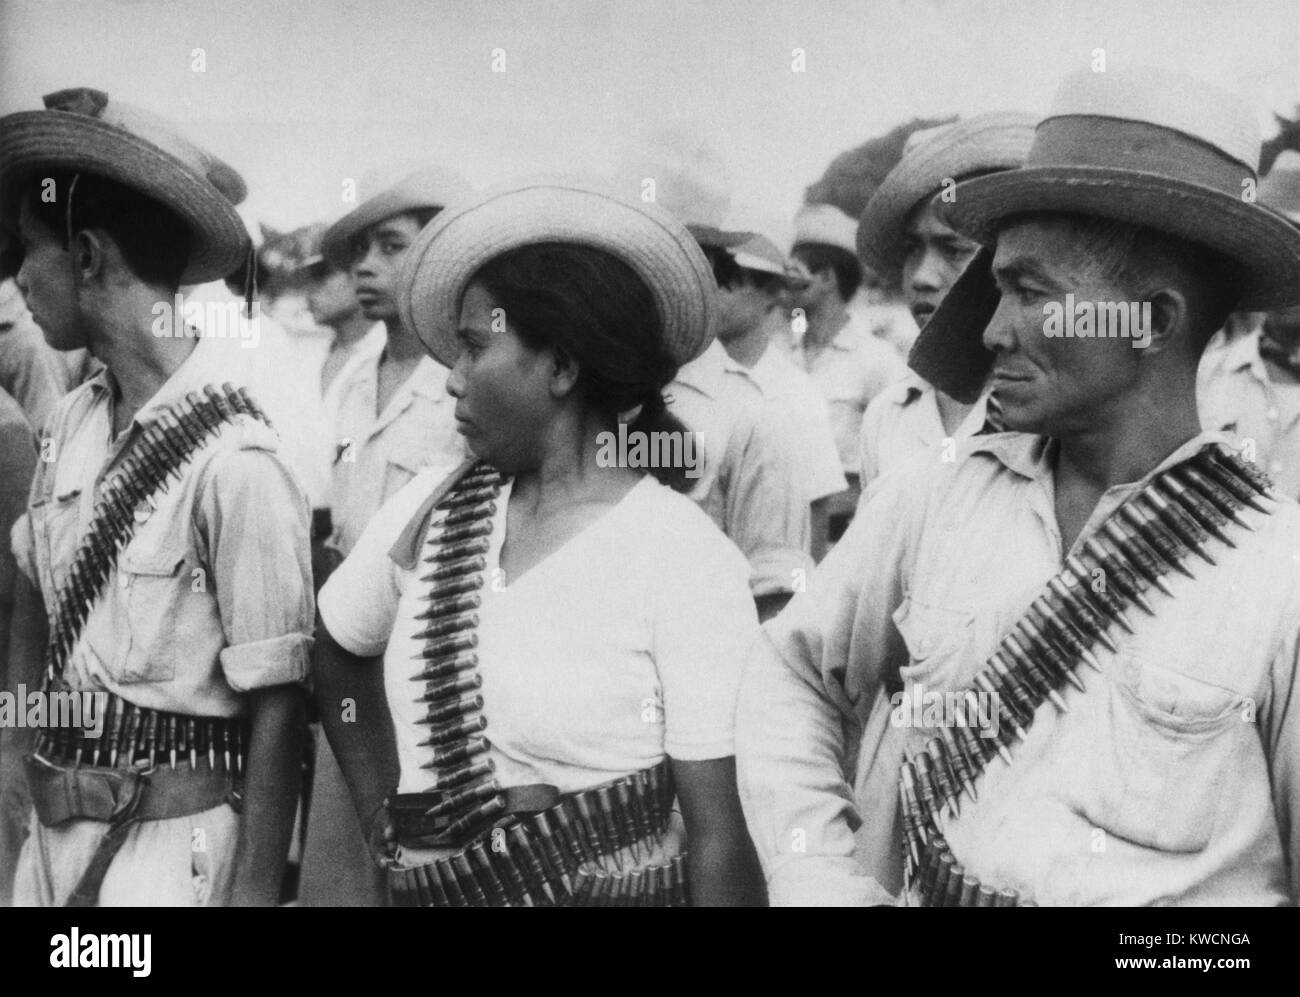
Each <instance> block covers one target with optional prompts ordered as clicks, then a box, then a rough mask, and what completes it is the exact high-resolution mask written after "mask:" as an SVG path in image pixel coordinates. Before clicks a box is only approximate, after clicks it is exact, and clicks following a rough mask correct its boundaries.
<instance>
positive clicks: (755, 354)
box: [722, 322, 768, 368]
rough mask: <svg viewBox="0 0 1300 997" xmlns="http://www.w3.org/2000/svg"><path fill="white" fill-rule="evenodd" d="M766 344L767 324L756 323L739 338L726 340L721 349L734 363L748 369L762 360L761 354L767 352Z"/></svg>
mask: <svg viewBox="0 0 1300 997" xmlns="http://www.w3.org/2000/svg"><path fill="white" fill-rule="evenodd" d="M767 344H768V334H767V324H766V323H765V322H757V323H755V324H754V326H753V327H752V328H750V329H747V330H746V331H744V332H742V333H741V334H740V335H739V336H735V337H733V338H732V339H728V340H727V341H726V342H724V343H723V344H722V348H723V349H724V350H726V351H727V354H728V356H730V357H731V359H732V360H734V361H736V363H738V364H740V365H741V366H742V367H746V368H749V367H753V366H754V364H756V363H758V361H759V360H761V359H762V358H763V354H764V353H766V352H767Z"/></svg>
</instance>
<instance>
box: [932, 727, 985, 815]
mask: <svg viewBox="0 0 1300 997" xmlns="http://www.w3.org/2000/svg"><path fill="white" fill-rule="evenodd" d="M939 737H940V739H941V740H942V742H943V745H944V747H945V748H946V749H947V753H948V764H949V765H950V766H952V772H953V776H954V777H955V782H954V785H956V786H960V787H961V789H962V790H964V791H965V793H966V795H967V796H969V797H970V801H971V802H972V803H975V802H977V801H978V799H979V797H978V796H977V795H976V793H975V776H976V775H978V774H979V768H978V766H976V765H972V760H971V758H970V757H969V756H968V755H967V754H966V751H965V749H964V746H963V745H962V744H961V743H960V742H959V741H958V739H957V738H956V737H955V736H954V735H953V732H952V729H951V728H949V727H940V728H939Z"/></svg>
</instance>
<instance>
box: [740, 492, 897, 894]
mask: <svg viewBox="0 0 1300 997" xmlns="http://www.w3.org/2000/svg"><path fill="white" fill-rule="evenodd" d="M906 477H908V476H904V480H905V479H906ZM903 483H904V481H902V480H900V481H899V482H898V484H900V485H901V484H903ZM891 484H892V483H891ZM908 499H909V496H908V490H907V489H906V488H905V487H890V488H886V489H884V490H882V494H881V495H880V496H879V497H878V498H877V500H876V501H875V502H873V503H871V504H870V505H869V506H868V507H867V508H864V509H863V510H862V511H861V512H860V513H859V514H858V516H857V517H856V519H855V520H854V522H853V524H852V526H851V527H850V528H849V531H848V532H847V533H846V534H845V536H844V538H843V539H842V540H841V541H840V543H839V544H838V545H837V546H836V547H835V549H834V550H833V551H832V552H831V554H830V555H829V556H828V557H827V558H826V560H825V561H824V562H822V564H821V566H820V567H819V568H818V569H817V571H816V572H815V573H814V574H813V576H812V577H811V578H810V579H809V582H808V589H807V591H806V592H804V593H800V594H799V595H797V596H796V597H795V598H794V599H793V600H792V601H791V603H790V604H789V606H788V607H787V608H786V610H785V611H784V612H783V613H781V615H780V616H778V617H777V618H776V619H774V620H772V621H770V622H769V623H768V624H767V625H766V626H765V627H764V629H763V632H762V634H761V636H760V637H759V639H758V640H757V642H756V643H755V645H754V647H753V649H752V651H751V653H750V657H749V660H748V662H747V664H746V669H745V673H744V675H743V677H742V680H741V688H740V697H739V703H738V708H737V719H736V748H737V766H738V773H739V781H740V795H741V802H742V804H743V806H744V809H745V816H746V820H747V822H748V825H749V830H750V834H751V836H752V837H753V840H754V843H755V845H756V847H757V849H758V853H759V857H760V859H761V861H762V864H763V868H764V872H765V873H766V875H767V878H768V890H769V895H770V897H771V900H772V902H773V903H774V904H780V905H864V904H873V903H890V902H892V898H891V897H890V895H889V894H888V893H887V892H886V891H885V890H884V889H883V888H882V887H881V886H880V885H879V884H878V883H876V881H875V880H873V879H871V878H870V877H868V876H866V875H865V874H864V873H863V872H862V870H861V868H860V866H859V864H858V862H857V861H856V859H855V856H854V831H855V830H856V829H857V827H858V826H859V824H860V823H861V818H860V816H859V814H858V812H857V808H856V805H855V803H854V799H853V792H852V789H851V788H850V784H849V773H848V772H847V767H848V765H849V762H850V758H851V757H852V756H853V755H854V754H856V751H855V748H856V746H857V739H858V738H859V737H860V736H861V730H862V728H863V727H864V726H865V724H866V720H867V716H868V714H869V712H870V709H871V705H872V702H873V699H874V696H875V695H876V693H877V691H878V690H879V688H880V683H881V681H882V678H883V677H884V674H885V667H886V665H887V663H888V662H891V661H896V660H898V655H899V654H900V653H901V638H900V637H899V635H898V633H897V630H896V629H895V628H894V626H893V622H892V613H893V611H894V609H895V608H896V607H897V606H898V604H899V603H900V602H901V601H902V598H903V580H904V572H905V567H904V562H905V560H906V559H907V556H908V553H907V552H908V549H909V548H910V547H911V546H912V541H911V539H910V532H911V531H910V529H909V528H908V527H906V526H905V523H906V521H907V518H908V517H907V516H906V515H905V513H906V512H907V503H908Z"/></svg>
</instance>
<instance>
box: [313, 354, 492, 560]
mask: <svg viewBox="0 0 1300 997" xmlns="http://www.w3.org/2000/svg"><path fill="white" fill-rule="evenodd" d="M386 346H387V339H386V338H377V337H374V336H370V335H368V336H367V337H366V338H365V339H364V340H362V342H361V344H360V345H359V346H358V349H357V354H356V356H354V357H353V358H352V359H351V360H349V361H348V364H347V367H346V368H345V370H344V371H343V372H341V373H340V374H339V377H338V383H339V392H338V396H337V411H336V414H335V423H334V426H335V437H336V439H337V442H338V451H337V457H336V458H335V461H334V481H333V490H332V494H331V508H332V510H333V512H332V518H333V521H334V537H333V542H334V543H335V545H337V546H338V548H339V550H341V551H342V552H343V553H344V554H346V553H348V552H349V551H351V550H352V548H353V546H354V545H355V544H356V542H357V540H358V539H359V538H360V536H361V534H362V532H363V531H364V530H365V528H366V524H367V523H368V522H370V519H371V517H372V516H374V514H375V513H376V512H378V511H379V507H380V506H381V505H383V504H384V502H386V501H387V500H388V499H389V498H391V497H392V496H393V495H395V494H397V492H398V491H400V490H401V489H402V488H404V487H405V486H406V485H407V484H408V483H409V482H410V481H411V479H412V478H414V477H415V475H416V474H417V473H419V472H420V471H421V470H423V469H424V468H426V467H429V466H431V465H434V464H439V465H455V464H458V463H459V462H460V461H461V460H463V459H464V457H465V455H466V453H467V451H466V450H465V444H464V440H463V438H462V437H461V436H460V434H459V433H457V432H456V418H455V400H454V399H453V398H452V397H451V396H450V395H448V394H447V375H448V373H449V371H448V370H447V368H446V367H443V366H442V365H441V364H439V363H437V362H436V361H435V360H433V359H432V358H431V357H422V358H421V359H420V362H419V364H418V365H417V366H416V368H415V370H414V371H413V372H412V373H411V375H410V377H408V378H407V379H406V380H405V381H404V382H403V383H402V385H401V386H400V387H399V388H398V389H397V390H396V391H395V392H394V393H393V396H392V397H391V398H390V399H389V400H388V404H387V405H385V406H384V411H383V412H379V413H378V414H376V411H377V406H378V398H379V361H380V358H381V357H382V356H383V353H384V349H385V348H386Z"/></svg>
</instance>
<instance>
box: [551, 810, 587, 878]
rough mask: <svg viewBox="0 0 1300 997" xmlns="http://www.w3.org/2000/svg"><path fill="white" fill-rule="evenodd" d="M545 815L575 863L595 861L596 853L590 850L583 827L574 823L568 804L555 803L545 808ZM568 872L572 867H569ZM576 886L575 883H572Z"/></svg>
mask: <svg viewBox="0 0 1300 997" xmlns="http://www.w3.org/2000/svg"><path fill="white" fill-rule="evenodd" d="M545 813H546V815H547V816H548V817H549V818H550V819H552V820H553V821H554V822H555V836H556V839H557V840H559V841H560V842H561V843H562V844H563V845H564V848H565V850H566V851H567V852H568V853H569V854H570V855H571V856H573V859H574V863H575V865H576V864H577V863H580V862H595V861H596V854H595V852H593V851H592V850H591V845H590V843H589V842H588V841H587V838H586V835H585V834H584V833H583V829H582V828H580V827H578V826H577V825H576V822H575V821H574V820H573V818H572V816H571V815H570V812H569V809H568V805H567V804H565V803H557V804H556V805H555V806H553V807H551V808H550V809H549V810H547V811H546V812H545ZM569 871H570V872H572V871H573V868H572V867H570V869H569ZM574 888H575V889H576V888H577V883H576V882H575V883H574Z"/></svg>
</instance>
